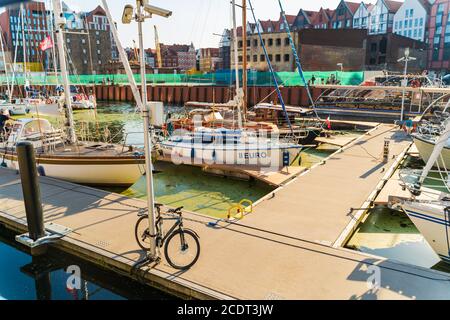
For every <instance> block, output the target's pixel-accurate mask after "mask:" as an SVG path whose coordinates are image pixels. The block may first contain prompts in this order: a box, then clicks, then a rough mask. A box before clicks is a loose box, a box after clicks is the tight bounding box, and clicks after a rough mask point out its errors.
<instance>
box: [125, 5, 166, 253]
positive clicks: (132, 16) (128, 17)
mask: <svg viewBox="0 0 450 320" xmlns="http://www.w3.org/2000/svg"><path fill="white" fill-rule="evenodd" d="M144 11H145V12H146V13H147V14H145V13H144ZM154 14H156V15H158V16H162V17H165V18H168V17H170V16H171V15H172V12H171V11H169V10H166V9H161V8H158V7H155V6H151V5H149V4H148V0H136V10H134V8H133V6H132V5H126V6H125V8H124V10H123V15H122V23H124V24H130V23H131V21H133V20H134V21H136V22H137V23H138V32H139V55H140V59H139V60H140V65H141V87H142V103H143V110H142V115H143V118H144V143H145V167H146V174H145V178H146V182H147V205H148V220H149V227H148V231H149V233H150V237H151V238H150V258H151V259H152V260H156V259H157V258H158V253H157V252H156V239H155V238H154V237H152V236H154V235H156V226H155V200H154V194H153V171H152V154H151V152H152V145H151V143H152V141H151V138H150V137H151V129H150V110H149V104H148V97H147V81H146V77H145V75H146V66H145V53H144V37H143V32H142V24H143V23H144V22H145V19H149V18H151V17H152V16H153V15H154Z"/></svg>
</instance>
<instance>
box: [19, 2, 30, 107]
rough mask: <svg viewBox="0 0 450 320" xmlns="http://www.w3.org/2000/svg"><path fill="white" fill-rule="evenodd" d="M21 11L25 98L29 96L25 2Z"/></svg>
mask: <svg viewBox="0 0 450 320" xmlns="http://www.w3.org/2000/svg"><path fill="white" fill-rule="evenodd" d="M20 12H21V16H22V19H21V21H22V53H23V75H24V81H25V87H24V89H25V98H28V90H27V88H26V85H27V47H26V41H25V19H26V15H25V14H24V12H25V8H24V6H23V3H21V4H20Z"/></svg>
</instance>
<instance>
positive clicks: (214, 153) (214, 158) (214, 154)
mask: <svg viewBox="0 0 450 320" xmlns="http://www.w3.org/2000/svg"><path fill="white" fill-rule="evenodd" d="M212 159H213V160H214V161H216V150H213V152H212Z"/></svg>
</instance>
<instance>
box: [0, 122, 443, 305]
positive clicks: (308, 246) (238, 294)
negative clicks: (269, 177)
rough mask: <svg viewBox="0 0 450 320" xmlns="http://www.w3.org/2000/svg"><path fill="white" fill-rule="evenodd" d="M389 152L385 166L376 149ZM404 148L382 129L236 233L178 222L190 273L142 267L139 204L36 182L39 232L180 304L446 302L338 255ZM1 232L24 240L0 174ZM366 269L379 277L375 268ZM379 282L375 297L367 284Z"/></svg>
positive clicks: (363, 261)
mask: <svg viewBox="0 0 450 320" xmlns="http://www.w3.org/2000/svg"><path fill="white" fill-rule="evenodd" d="M386 140H388V141H389V142H390V151H391V153H390V157H389V161H388V163H382V162H381V159H382V156H383V149H382V146H383V144H384V142H385V141H386ZM409 145H410V142H409V141H408V140H405V138H404V136H403V135H402V134H397V133H395V131H394V126H387V125H380V126H378V127H376V128H375V129H374V130H372V131H371V132H369V133H368V134H366V135H364V136H363V137H361V138H360V139H358V140H356V141H354V142H352V143H351V144H350V145H348V146H346V147H345V148H343V149H341V152H338V153H336V154H334V155H332V156H331V157H330V158H329V159H327V160H326V161H324V162H323V164H322V165H318V166H316V167H314V168H312V169H311V170H308V171H306V172H304V173H303V174H301V175H300V176H299V177H297V178H296V179H294V180H292V182H290V183H288V184H287V185H285V186H284V187H281V188H279V189H278V190H276V191H275V192H274V193H273V194H270V195H268V196H267V197H266V198H265V199H263V200H261V201H260V202H259V203H257V204H256V206H255V208H254V212H253V213H251V214H249V215H247V216H246V217H245V218H244V219H243V220H241V221H237V222H235V223H227V222H224V221H222V222H218V223H217V224H216V225H215V226H214V227H212V226H208V224H209V223H214V222H215V221H216V220H215V219H213V218H210V217H206V216H203V215H199V214H195V213H189V212H186V213H185V218H186V220H187V221H186V224H187V226H188V227H190V228H192V229H194V230H195V231H197V232H198V233H199V235H200V241H201V255H200V259H199V261H198V262H197V264H196V265H195V266H194V267H193V268H192V269H191V270H189V271H186V272H177V271H175V270H173V269H171V268H170V267H169V266H168V265H167V264H166V263H165V262H162V263H161V264H159V265H158V266H156V267H154V268H151V269H150V268H148V266H143V267H142V266H141V267H139V266H138V262H139V261H140V260H141V259H142V258H143V257H144V253H143V252H142V251H141V250H139V248H138V246H137V244H136V242H135V240H134V235H133V229H134V224H135V222H136V220H137V217H136V215H137V212H138V211H139V209H140V208H145V206H146V203H145V202H144V201H140V200H135V199H129V198H126V197H124V196H120V195H117V194H112V193H108V192H104V191H98V190H95V189H91V188H87V187H82V186H78V185H74V184H70V183H66V182H61V181H57V180H54V179H50V178H45V177H42V178H40V182H41V192H42V197H43V204H44V211H45V219H46V222H54V223H57V224H60V225H63V226H66V227H69V228H71V229H72V230H73V231H72V232H71V233H70V234H68V235H67V236H65V237H64V238H63V239H61V240H59V241H58V242H56V243H54V244H53V246H54V247H56V248H59V249H61V250H64V251H67V252H69V253H70V254H72V255H76V256H79V257H81V258H83V259H86V260H89V261H91V262H93V263H96V264H97V265H99V266H100V267H103V268H106V269H109V270H111V271H112V272H117V273H120V274H124V275H129V276H131V277H134V278H136V279H138V280H139V281H142V282H145V283H147V284H150V285H154V286H156V287H159V288H163V289H165V290H166V291H169V292H171V293H174V294H177V295H179V296H181V297H184V298H202V299H397V298H399V299H432V298H437V299H450V276H449V275H447V274H444V273H441V272H438V271H433V270H429V269H425V268H420V267H416V266H412V265H408V264H404V263H399V262H395V261H392V260H387V259H383V258H379V257H375V256H370V255H366V254H363V253H360V252H355V251H351V250H347V249H343V248H341V247H339V245H337V244H339V243H340V242H342V239H345V238H346V237H347V236H349V234H351V232H352V230H353V227H354V225H353V224H354V223H355V222H356V220H357V219H358V215H357V212H353V213H352V214H350V213H349V209H350V208H351V207H355V208H359V207H362V206H364V205H365V203H366V201H368V199H370V198H371V197H373V198H374V197H375V196H376V194H377V193H378V192H377V191H376V190H377V188H379V187H380V185H383V183H384V182H385V179H387V177H390V175H391V174H392V172H393V171H394V170H395V168H396V167H397V164H398V159H400V158H403V155H404V152H405V150H406V149H407V148H408V147H409ZM0 222H1V223H2V224H4V225H5V226H7V227H8V228H10V229H13V230H15V231H17V232H25V230H26V226H25V224H26V220H25V211H24V204H23V199H22V192H21V185H20V179H19V176H18V175H17V174H16V172H15V171H12V170H8V169H0ZM374 266H376V267H378V268H379V269H378V268H374ZM376 270H379V272H380V280H381V283H380V287H379V288H370V287H369V286H368V284H367V281H368V280H369V279H370V277H371V276H372V275H373V272H375V271H376Z"/></svg>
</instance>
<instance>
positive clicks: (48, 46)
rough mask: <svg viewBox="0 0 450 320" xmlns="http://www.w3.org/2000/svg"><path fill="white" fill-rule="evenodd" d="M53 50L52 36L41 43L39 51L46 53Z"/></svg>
mask: <svg viewBox="0 0 450 320" xmlns="http://www.w3.org/2000/svg"><path fill="white" fill-rule="evenodd" d="M51 48H53V40H52V38H51V37H50V36H48V37H47V38H45V39H44V40H42V41H41V43H40V44H39V49H40V50H41V51H46V50H48V49H51Z"/></svg>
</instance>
